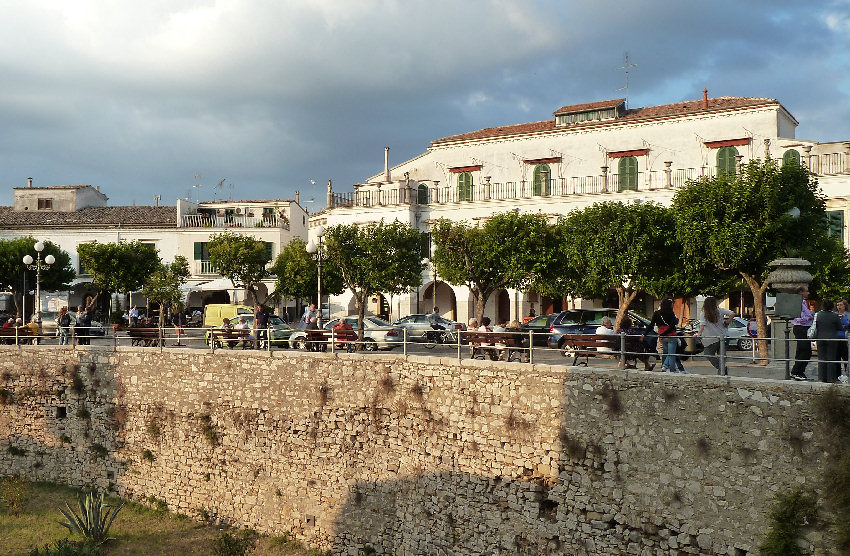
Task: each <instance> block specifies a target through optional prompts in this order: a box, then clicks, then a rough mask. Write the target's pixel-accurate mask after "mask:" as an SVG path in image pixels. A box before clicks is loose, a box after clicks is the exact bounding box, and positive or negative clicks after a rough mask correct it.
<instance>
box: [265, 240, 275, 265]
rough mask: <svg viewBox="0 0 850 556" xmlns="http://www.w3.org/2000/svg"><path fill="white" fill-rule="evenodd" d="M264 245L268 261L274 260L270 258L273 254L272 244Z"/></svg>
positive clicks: (268, 242)
mask: <svg viewBox="0 0 850 556" xmlns="http://www.w3.org/2000/svg"><path fill="white" fill-rule="evenodd" d="M265 243H266V255H268V257H269V260H270V261H271V260H274V259H273V258H272V255H273V253H274V244H273V243H272V242H270V241H267V242H265Z"/></svg>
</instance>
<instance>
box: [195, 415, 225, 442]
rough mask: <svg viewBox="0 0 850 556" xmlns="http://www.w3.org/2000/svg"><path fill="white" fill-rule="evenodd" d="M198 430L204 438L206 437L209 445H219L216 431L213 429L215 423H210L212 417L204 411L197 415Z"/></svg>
mask: <svg viewBox="0 0 850 556" xmlns="http://www.w3.org/2000/svg"><path fill="white" fill-rule="evenodd" d="M198 421H199V423H198V430H199V431H200V432H201V434H202V435H204V438H206V439H207V442H209V444H210V446H212V447H213V448H215V447H216V446H218V445H219V442H220V440H219V437H218V431H217V430H216V429H215V425H213V424H212V417H211V416H210V414H209V413H204V414H202V415H201V416H200V417H198Z"/></svg>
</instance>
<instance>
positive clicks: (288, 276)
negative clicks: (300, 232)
mask: <svg viewBox="0 0 850 556" xmlns="http://www.w3.org/2000/svg"><path fill="white" fill-rule="evenodd" d="M306 247H307V244H306V243H304V240H303V239H301V238H298V237H296V238H293V239H292V241H290V242H289V243H288V244H287V245H286V247H284V248H283V250H282V251H281V252H280V254H279V255H278V256H277V259H275V262H274V265H273V266H272V267H271V268H270V269H269V270H270V271H271V273H272V274H274V275H276V276H277V280H276V281H275V295H276V296H281V297H288V298H294V299H313V298H314V297H315V296H316V295H317V291H318V265H317V263H316V259H315V258H313V256H312V255H310V253H308V252H307V249H306ZM343 291H345V284H344V283H343V281H342V276H341V275H340V272H339V269H338V268H337V267H336V265H335V264H334V261H323V262H322V294H323V295H324V294H328V295H338V294H341V293H342V292H343Z"/></svg>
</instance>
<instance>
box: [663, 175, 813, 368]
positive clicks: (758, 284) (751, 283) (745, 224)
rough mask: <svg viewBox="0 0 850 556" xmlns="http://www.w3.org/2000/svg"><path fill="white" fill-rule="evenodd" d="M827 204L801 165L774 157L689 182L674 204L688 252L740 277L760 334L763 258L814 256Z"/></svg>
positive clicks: (763, 332) (762, 347)
mask: <svg viewBox="0 0 850 556" xmlns="http://www.w3.org/2000/svg"><path fill="white" fill-rule="evenodd" d="M824 207H825V205H824V198H823V196H822V195H821V193H820V191H819V189H818V185H817V179H816V178H815V177H814V176H813V175H811V174H809V172H808V171H807V170H806V169H805V168H802V167H801V166H799V165H798V164H794V163H786V164H783V166H782V167H781V168H779V167H777V165H776V163H775V162H773V161H772V160H768V161H765V162H762V161H760V160H753V161H751V162H750V163H749V164H747V166H746V168H745V169H744V171H743V172H740V173H738V174H737V175H734V176H730V175H722V176H717V177H715V178H701V179H699V180H696V181H693V182H691V183H689V184H688V185H687V186H686V187H684V188H683V189H681V190H679V191H677V192H676V195H675V196H674V197H673V205H672V208H673V214H674V215H675V219H676V233H677V235H678V237H679V240H680V241H681V243H682V246H683V248H684V252H685V255H686V256H687V257H691V258H693V259H694V260H698V259H702V260H704V261H705V262H706V263H708V264H711V265H713V266H715V267H717V268H718V269H720V270H722V271H728V272H734V273H737V274H739V275H740V276H741V277H742V278H743V279H744V282H745V283H746V284H747V286H748V287H749V288H750V290H751V291H752V293H753V309H754V312H755V317H756V325H757V327H758V335H759V337H761V338H765V337H766V336H767V318H766V315H765V305H764V297H765V292H766V291H767V289H768V287H769V286H770V283H769V282H768V280H767V275H768V273H769V271H770V268H769V267H768V263H769V262H770V261H772V260H774V259H777V258H780V257H784V256H807V255H809V256H812V255H817V254H816V253H812V247H813V246H823V245H824V244H823V242H822V241H821V239H820V238H821V237H822V235H823V234H824V233H825V230H826V214H825V208H824ZM797 214H798V215H797ZM759 352H760V354H761V357H762V360H763V361H766V358H767V340H761V341H760V342H759Z"/></svg>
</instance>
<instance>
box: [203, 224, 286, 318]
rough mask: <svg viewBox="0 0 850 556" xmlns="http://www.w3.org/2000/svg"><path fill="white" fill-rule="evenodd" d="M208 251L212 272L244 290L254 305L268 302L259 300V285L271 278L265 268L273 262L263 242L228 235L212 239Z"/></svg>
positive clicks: (215, 236)
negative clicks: (265, 279)
mask: <svg viewBox="0 0 850 556" xmlns="http://www.w3.org/2000/svg"><path fill="white" fill-rule="evenodd" d="M207 249H209V253H210V266H212V268H213V270H215V271H216V272H218V273H219V274H221V275H222V276H224V277H225V278H227V279H228V280H230V281H231V282H232V283H233V287H234V288H239V287H244V288H245V289H246V290H247V291H248V292H249V293H250V294H251V298H252V299H253V300H254V302H256V303H265V301H266V300H265V299H262V300H261V299H259V298H258V297H257V293H258V292H257V286H258V285H259V284H260V283H261V282H262V281H263V278H265V277H266V276H268V275H269V271H268V270H267V269H266V265H267V264H268V263H269V262H270V261H271V259H272V258H271V253H270V249H269V248H268V247H267V246H266V244H265V243H264V242H262V241H260V240H258V239H255V238H254V237H252V236H247V235H242V234H239V235H237V234H234V233H231V232H225V233H223V234H217V235H214V236H212V237H211V238H210V241H209V243H208V244H207Z"/></svg>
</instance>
